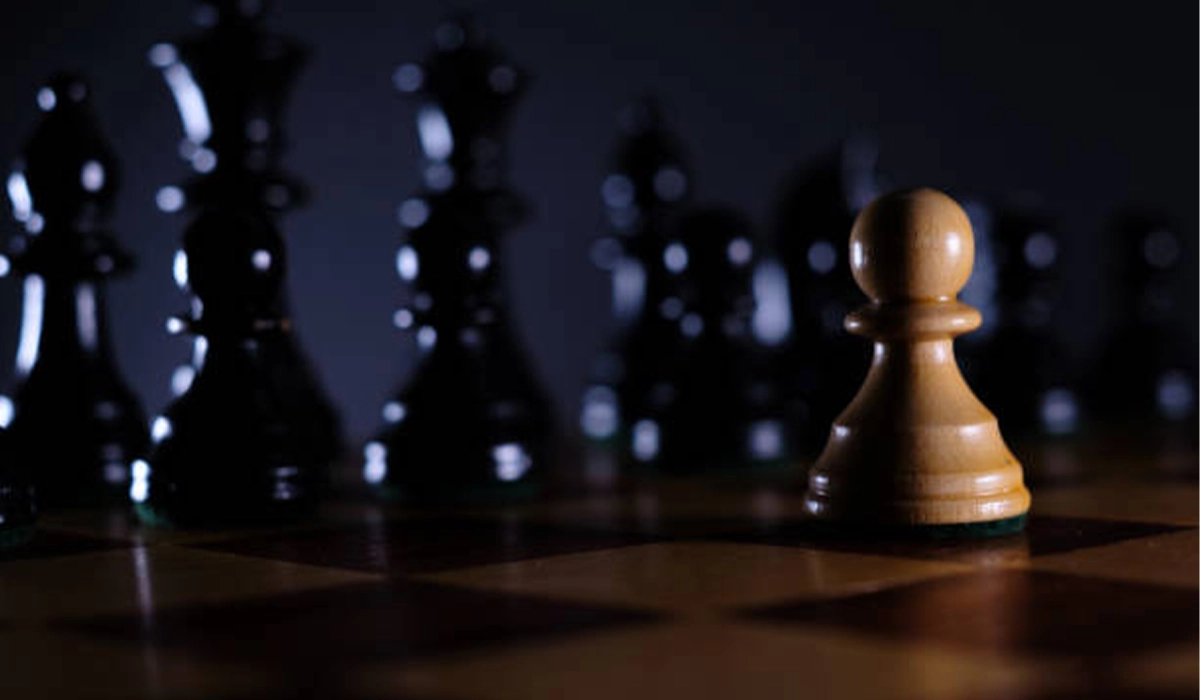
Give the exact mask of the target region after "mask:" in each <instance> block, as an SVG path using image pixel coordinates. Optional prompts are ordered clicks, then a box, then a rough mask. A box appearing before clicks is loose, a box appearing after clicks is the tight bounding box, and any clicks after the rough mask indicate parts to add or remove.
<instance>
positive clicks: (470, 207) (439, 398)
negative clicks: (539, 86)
mask: <svg viewBox="0 0 1200 700" xmlns="http://www.w3.org/2000/svg"><path fill="white" fill-rule="evenodd" d="M435 44H436V45H435V48H434V50H433V52H432V55H430V57H429V58H428V59H426V60H425V61H423V62H421V63H406V64H404V65H402V66H401V67H400V68H399V69H398V70H397V71H396V74H395V82H396V87H397V88H399V89H400V91H401V92H404V93H406V94H409V95H412V96H413V97H415V98H416V99H417V100H418V101H419V102H420V107H419V108H418V112H417V130H418V133H419V135H420V138H421V147H422V150H423V152H424V156H425V167H424V174H425V187H424V188H423V189H422V191H421V192H419V193H418V194H417V195H415V196H413V197H410V198H409V199H407V200H405V201H404V202H403V203H402V204H401V205H400V207H399V209H398V212H397V214H398V218H399V220H400V224H401V225H402V226H403V228H404V230H405V242H404V245H402V246H401V247H400V250H399V252H398V253H397V256H396V269H397V272H399V274H400V277H401V278H402V279H403V280H404V281H406V282H408V283H409V284H410V289H411V293H412V294H411V305H410V306H407V307H405V308H401V309H399V310H398V311H397V312H396V314H395V316H394V317H393V321H394V323H395V325H396V326H397V327H398V328H402V329H411V330H412V331H415V336H416V341H417V346H418V348H419V350H420V352H421V355H422V357H421V361H420V364H419V365H418V367H417V369H416V370H415V372H414V374H413V376H412V377H411V378H409V379H408V380H407V381H406V382H405V383H404V385H403V386H402V387H401V388H400V389H399V390H397V391H396V392H395V393H394V394H393V395H392V396H391V398H390V399H389V400H388V401H387V402H386V403H384V406H383V418H384V421H385V425H384V426H383V428H382V429H381V430H380V431H379V432H378V433H377V434H376V436H375V438H374V439H373V440H371V441H370V442H368V443H367V445H366V446H365V448H364V450H363V456H364V458H365V459H364V462H363V478H364V480H365V481H366V482H367V483H368V484H369V485H370V486H371V487H372V488H373V489H374V490H376V492H377V493H379V494H380V495H381V496H383V497H384V498H389V499H397V500H403V501H409V502H427V503H428V502H449V501H487V500H497V499H508V498H520V497H524V496H527V495H530V494H532V493H533V492H535V491H536V490H537V489H538V488H539V487H540V484H541V482H542V479H543V476H544V474H545V473H546V471H547V463H548V461H549V459H550V450H551V442H552V440H553V432H554V429H553V418H552V415H551V411H550V403H549V400H548V399H547V397H546V395H545V394H544V393H543V390H542V387H541V384H540V382H538V380H537V378H536V376H535V374H534V371H533V369H532V366H531V363H530V361H529V359H528V356H527V354H526V352H525V349H524V347H523V345H522V343H521V342H520V338H519V336H518V334H517V331H516V329H515V328H514V327H513V323H512V320H511V319H512V317H511V314H510V313H509V309H510V304H509V302H508V300H507V294H506V292H505V285H504V270H505V268H506V265H505V259H504V258H505V255H504V249H505V246H504V245H503V242H502V241H503V237H504V235H505V233H506V232H507V231H508V230H510V229H512V228H514V227H515V226H516V225H517V224H519V223H520V222H521V221H523V220H524V219H525V218H526V216H527V210H528V206H527V205H526V204H525V202H524V200H523V199H522V198H521V197H520V196H519V195H518V194H517V193H516V192H514V191H513V190H512V189H510V188H509V185H508V177H507V167H506V165H507V157H506V156H507V143H506V141H507V140H506V133H505V132H506V131H507V126H508V123H509V117H510V115H511V113H512V108H513V107H514V106H515V104H516V102H517V99H518V98H519V97H520V95H521V93H522V92H523V91H524V88H525V86H526V84H527V81H528V79H527V78H526V76H525V74H524V72H523V71H521V70H520V69H519V68H518V66H516V65H515V64H514V63H512V62H511V61H509V60H508V58H507V57H506V56H505V55H504V54H503V53H502V52H501V51H500V50H499V49H498V48H497V47H496V46H495V45H493V44H492V43H491V42H489V41H488V40H487V39H486V37H485V36H484V34H483V32H482V30H481V28H480V27H479V26H478V24H477V23H476V22H475V21H474V20H473V19H472V18H471V17H469V16H466V15H456V16H452V17H450V18H449V19H447V20H446V21H445V22H443V23H442V24H441V25H440V26H439V27H438V29H437V31H436V32H435Z"/></svg>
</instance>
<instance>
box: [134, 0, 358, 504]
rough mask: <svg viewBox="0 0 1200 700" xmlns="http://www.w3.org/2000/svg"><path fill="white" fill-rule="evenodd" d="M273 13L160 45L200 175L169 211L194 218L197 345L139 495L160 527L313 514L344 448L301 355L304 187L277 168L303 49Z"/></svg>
mask: <svg viewBox="0 0 1200 700" xmlns="http://www.w3.org/2000/svg"><path fill="white" fill-rule="evenodd" d="M267 5H268V3H242V2H234V1H233V0H222V1H219V2H216V1H214V2H203V3H201V4H200V5H199V7H198V9H197V14H196V21H197V23H199V24H200V25H201V26H203V27H205V30H204V32H203V33H202V34H200V35H199V36H195V37H191V38H188V39H185V40H183V41H180V42H178V43H176V44H158V45H156V46H155V47H153V48H152V49H151V51H150V61H151V63H153V64H154V65H155V66H156V67H157V68H159V69H160V70H161V71H162V74H163V77H164V78H165V80H166V82H167V84H168V86H169V87H170V88H171V91H172V94H173V95H174V97H175V101H176V104H177V105H178V107H179V112H180V117H181V118H182V121H183V126H184V131H185V139H184V141H183V144H182V146H181V154H182V155H183V156H184V157H185V158H186V159H187V160H188V161H189V163H190V165H191V167H192V170H193V172H194V175H193V177H192V178H191V179H190V180H189V181H188V182H187V183H186V184H185V185H184V186H183V187H182V188H177V187H165V188H163V189H162V190H160V191H159V194H158V204H159V207H160V208H162V209H164V210H167V211H174V210H178V209H181V208H183V207H185V206H186V207H187V208H188V209H189V210H191V211H192V212H194V215H193V217H192V219H191V221H190V223H189V224H188V226H187V229H186V230H185V232H184V236H183V246H182V248H181V249H180V250H179V251H178V252H177V253H176V257H175V264H174V274H175V281H176V283H177V284H178V285H179V287H180V288H181V289H182V290H183V291H184V292H185V293H186V294H188V295H189V298H190V301H191V306H192V308H191V310H190V312H189V313H188V314H187V315H186V316H184V317H179V318H174V319H171V321H170V323H169V324H168V326H169V328H170V330H172V332H184V331H186V332H189V333H191V334H193V335H195V336H196V337H195V341H194V348H193V350H194V352H193V358H192V362H191V364H190V365H186V366H184V367H181V368H180V369H179V370H177V371H176V374H175V377H174V379H173V387H174V389H175V391H176V394H177V398H176V400H175V401H174V402H173V403H172V404H171V405H170V406H169V407H168V408H167V410H166V411H165V412H164V413H163V415H161V416H159V417H158V418H156V419H155V420H154V422H153V424H152V427H151V439H152V442H153V448H152V450H151V452H150V454H149V456H148V457H147V458H146V459H145V460H142V461H138V462H135V463H134V474H133V477H134V482H133V485H132V488H131V494H132V496H133V498H134V501H135V502H136V503H137V505H138V509H139V513H140V514H141V515H142V516H143V518H144V519H146V520H149V521H151V522H159V521H166V522H171V523H181V524H192V525H197V524H203V525H208V524H223V523H235V522H236V523H243V522H258V521H264V522H270V521H279V520H288V519H292V518H296V517H300V516H303V515H306V514H307V513H309V512H310V511H311V510H312V508H313V507H314V505H315V503H316V501H317V498H318V494H319V492H320V490H321V488H322V486H323V484H324V483H325V480H326V468H327V466H328V463H329V461H330V460H331V459H332V458H333V456H334V455H335V454H336V453H337V451H338V449H339V447H340V441H341V437H340V429H339V427H338V422H337V417H336V415H335V413H334V411H333V409H332V408H331V407H330V404H329V402H328V400H327V399H326V398H325V396H324V394H323V392H322V391H321V389H320V387H319V385H318V384H317V381H316V379H315V377H314V376H313V374H312V372H311V370H310V368H309V366H308V362H307V360H306V359H305V357H304V355H303V354H302V353H301V351H300V350H299V348H298V345H297V343H296V339H295V336H294V335H293V330H292V324H291V319H290V318H289V316H288V310H287V303H286V300H285V287H284V282H285V269H286V257H285V246H284V242H283V238H282V237H281V236H280V234H279V231H278V229H277V228H276V222H275V215H276V214H278V213H279V212H282V211H285V210H287V209H289V208H291V207H293V206H295V205H296V204H297V203H298V202H299V201H301V200H302V199H303V197H304V190H303V188H302V187H301V186H300V185H299V184H298V183H296V182H295V181H294V180H293V179H291V178H290V177H289V176H287V175H286V174H284V173H283V172H281V171H280V169H279V159H280V156H281V154H282V150H283V146H284V143H285V141H284V137H283V134H282V125H281V118H280V111H281V109H282V106H283V102H284V99H285V97H286V95H287V92H288V90H289V88H290V87H291V84H292V82H293V80H294V78H295V76H296V74H297V72H298V71H299V69H300V67H301V65H302V64H303V59H304V53H305V52H304V50H303V49H302V48H301V47H300V46H299V45H297V44H296V43H294V42H292V41H291V40H289V39H286V38H283V37H280V36H277V35H275V34H272V33H269V32H268V31H266V30H265V29H264V28H263V27H262V20H263V15H264V14H265V12H266V7H267Z"/></svg>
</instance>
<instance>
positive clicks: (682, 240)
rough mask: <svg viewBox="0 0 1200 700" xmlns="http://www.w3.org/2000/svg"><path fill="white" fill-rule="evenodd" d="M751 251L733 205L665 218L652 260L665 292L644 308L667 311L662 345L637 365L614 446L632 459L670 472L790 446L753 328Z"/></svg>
mask: <svg viewBox="0 0 1200 700" xmlns="http://www.w3.org/2000/svg"><path fill="white" fill-rule="evenodd" d="M757 259H758V256H757V253H756V251H755V243H754V234H753V229H752V227H751V225H750V223H749V221H748V220H747V219H746V218H745V217H743V216H742V215H741V214H739V213H738V212H736V211H734V210H732V209H728V208H725V207H714V206H700V207H690V208H688V209H687V210H686V211H685V212H684V213H683V214H682V215H681V216H680V217H679V220H678V222H677V223H676V225H675V226H673V227H672V229H671V235H670V237H669V238H668V240H667V243H666V246H665V248H664V249H663V252H662V255H661V256H660V258H659V259H658V260H657V261H654V264H655V265H656V266H658V267H660V268H662V269H663V270H664V271H665V273H666V276H667V279H668V280H669V290H670V295H669V296H666V297H662V298H659V299H657V301H658V302H659V303H657V304H655V305H654V307H653V308H652V309H651V310H650V311H651V312H653V313H655V314H658V315H661V316H663V317H664V318H666V319H667V320H669V321H670V325H669V326H668V329H667V330H666V331H665V332H664V333H663V335H664V342H665V343H667V344H668V345H667V347H668V348H670V354H669V355H667V354H665V353H663V351H662V350H659V351H658V352H659V353H662V354H659V355H658V357H659V359H660V361H657V362H651V363H650V364H649V366H648V367H646V368H642V369H641V370H640V375H639V376H640V377H641V379H642V383H641V384H640V385H638V386H636V387H634V388H636V389H638V390H637V391H631V392H630V396H629V399H628V403H629V414H628V415H629V419H628V421H629V429H628V432H627V435H625V436H624V438H623V446H622V449H623V452H624V454H625V455H626V457H627V459H628V460H629V461H631V462H632V463H633V464H635V465H639V466H642V467H646V468H649V469H651V470H654V471H661V472H669V473H697V472H704V471H738V470H743V469H747V468H753V467H762V466H770V465H779V464H783V463H784V462H785V460H786V458H787V457H788V456H789V455H791V454H793V452H794V436H793V435H792V434H791V433H790V431H789V430H788V424H787V422H786V420H785V408H784V403H785V400H786V397H785V396H784V395H783V394H782V393H781V392H780V387H779V385H778V384H777V383H776V382H774V381H773V377H771V376H770V375H769V374H768V368H769V363H768V362H766V360H767V350H766V348H764V347H763V346H762V345H761V344H759V343H758V342H757V339H756V338H755V336H754V333H753V330H752V322H753V315H754V311H755V299H754V296H753V293H752V284H751V280H752V276H753V274H754V270H755V266H756V261H757ZM648 276H649V275H648ZM648 300H655V298H654V297H648ZM650 357H651V359H653V357H654V356H653V355H651V356H650ZM642 359H643V358H642V357H641V356H630V357H627V358H626V361H627V362H628V363H629V364H633V363H636V362H640V361H642Z"/></svg>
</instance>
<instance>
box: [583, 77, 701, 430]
mask: <svg viewBox="0 0 1200 700" xmlns="http://www.w3.org/2000/svg"><path fill="white" fill-rule="evenodd" d="M618 128H619V134H620V136H619V141H618V143H617V146H616V149H615V150H616V152H615V154H614V157H613V161H612V165H611V167H610V168H609V172H608V173H607V174H606V175H605V178H604V181H603V183H602V185H601V188H600V193H601V197H602V199H603V202H604V207H605V211H606V213H607V215H608V220H609V223H610V225H611V229H612V233H611V235H608V236H605V237H602V238H600V239H598V240H597V241H596V242H595V244H594V245H593V247H592V258H593V261H594V262H595V264H596V265H597V266H598V267H599V268H600V269H602V270H604V271H605V272H607V273H609V274H610V275H611V277H612V304H613V307H612V310H613V317H614V320H615V321H616V322H617V324H618V333H619V335H618V338H617V339H616V340H615V341H614V342H613V343H612V344H611V345H610V347H609V348H606V349H605V350H604V351H603V352H601V353H600V354H599V355H598V356H597V358H596V360H595V362H594V364H593V368H592V373H591V378H590V381H589V383H588V387H587V389H586V390H585V392H584V395H583V401H582V406H581V412H580V427H581V428H582V430H583V433H584V435H585V436H586V437H588V438H589V439H591V440H593V441H597V442H600V443H606V442H613V441H622V440H624V438H625V437H628V431H629V423H628V417H629V416H630V415H632V413H633V412H634V411H636V410H637V404H638V402H639V401H642V400H643V399H644V397H645V396H647V395H648V394H649V392H650V384H651V382H652V381H653V380H654V378H655V377H656V376H659V375H661V374H662V373H663V372H664V371H666V369H667V368H669V367H671V366H672V365H673V364H674V363H675V361H676V360H677V359H678V357H679V355H680V353H681V352H682V340H681V336H680V334H679V332H678V328H677V322H678V320H679V314H680V313H681V311H680V310H679V309H678V308H677V307H679V306H680V303H681V300H680V299H679V298H678V294H677V292H676V291H675V286H676V284H675V279H674V275H673V274H672V273H671V272H670V271H669V270H668V269H667V268H666V267H665V266H664V265H663V262H662V261H663V254H664V252H665V251H666V249H667V246H668V245H669V244H670V243H671V231H672V230H673V227H674V225H675V222H676V219H677V218H678V216H679V214H680V212H681V211H682V210H683V208H684V207H685V205H686V202H687V200H688V199H689V198H690V197H689V195H690V193H691V189H692V176H691V170H690V169H689V168H688V166H687V163H686V159H685V157H684V155H683V153H682V148H681V147H680V146H679V145H678V143H677V140H676V139H675V138H674V136H673V135H672V134H671V133H670V132H669V131H668V129H667V127H666V124H665V123H664V120H663V116H662V110H661V109H660V107H659V105H658V103H657V102H656V101H655V100H653V99H652V98H643V99H641V100H638V101H636V102H634V103H633V104H631V105H629V106H628V107H626V108H625V109H624V110H622V112H621V115H620V118H619V119H618ZM622 436H624V437H622Z"/></svg>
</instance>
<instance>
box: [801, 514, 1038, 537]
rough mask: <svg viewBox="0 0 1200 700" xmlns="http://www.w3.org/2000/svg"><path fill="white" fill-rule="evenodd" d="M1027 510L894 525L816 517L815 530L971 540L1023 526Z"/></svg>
mask: <svg viewBox="0 0 1200 700" xmlns="http://www.w3.org/2000/svg"><path fill="white" fill-rule="evenodd" d="M1027 518H1028V513H1022V514H1021V515H1016V516H1013V517H1011V518H1004V519H1002V520H986V521H983V522H975V523H950V524H944V525H894V524H891V525H889V524H886V523H869V522H839V521H832V520H830V521H824V520H822V521H815V522H814V523H813V530H814V534H818V535H820V536H824V537H830V538H834V539H836V538H846V537H849V538H855V539H858V538H864V537H866V538H871V539H896V540H973V539H986V538H989V537H1003V536H1005V535H1012V534H1016V533H1018V532H1020V531H1021V530H1023V529H1025V521H1026V519H1027Z"/></svg>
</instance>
